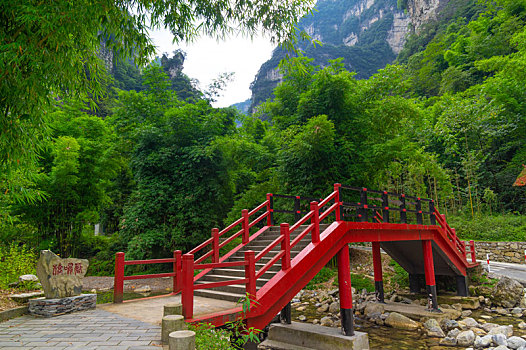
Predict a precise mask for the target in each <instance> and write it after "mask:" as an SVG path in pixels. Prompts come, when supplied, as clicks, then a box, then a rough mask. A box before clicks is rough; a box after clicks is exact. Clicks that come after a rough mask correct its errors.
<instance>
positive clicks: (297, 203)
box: [294, 196, 301, 222]
mask: <svg viewBox="0 0 526 350" xmlns="http://www.w3.org/2000/svg"><path fill="white" fill-rule="evenodd" d="M300 219H301V209H300V196H296V198H294V222H298V221H300Z"/></svg>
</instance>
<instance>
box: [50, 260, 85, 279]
mask: <svg viewBox="0 0 526 350" xmlns="http://www.w3.org/2000/svg"><path fill="white" fill-rule="evenodd" d="M64 274H65V275H75V276H76V275H77V274H82V264H81V263H75V264H73V263H68V264H67V265H62V263H58V264H53V276H59V275H64Z"/></svg>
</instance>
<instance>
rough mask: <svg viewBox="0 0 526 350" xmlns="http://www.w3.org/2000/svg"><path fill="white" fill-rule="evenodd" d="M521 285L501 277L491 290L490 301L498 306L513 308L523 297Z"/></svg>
mask: <svg viewBox="0 0 526 350" xmlns="http://www.w3.org/2000/svg"><path fill="white" fill-rule="evenodd" d="M522 291H523V287H522V285H521V284H520V283H519V282H517V281H515V280H512V279H511V278H509V277H502V278H501V279H500V280H499V282H497V284H496V285H495V287H494V288H493V293H492V295H493V297H492V301H493V303H495V304H496V305H498V306H503V307H507V308H511V307H514V306H515V305H517V304H518V303H519V302H520V299H521V298H522V297H523V292H522Z"/></svg>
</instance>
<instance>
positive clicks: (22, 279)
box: [18, 275, 38, 283]
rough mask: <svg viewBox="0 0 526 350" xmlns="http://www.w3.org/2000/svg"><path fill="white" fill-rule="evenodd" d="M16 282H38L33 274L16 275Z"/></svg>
mask: <svg viewBox="0 0 526 350" xmlns="http://www.w3.org/2000/svg"><path fill="white" fill-rule="evenodd" d="M18 282H19V283H23V282H38V277H37V276H35V275H22V276H20V277H18Z"/></svg>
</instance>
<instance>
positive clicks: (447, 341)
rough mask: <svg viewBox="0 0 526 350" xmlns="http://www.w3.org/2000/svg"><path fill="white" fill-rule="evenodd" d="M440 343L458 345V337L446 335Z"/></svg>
mask: <svg viewBox="0 0 526 350" xmlns="http://www.w3.org/2000/svg"><path fill="white" fill-rule="evenodd" d="M439 344H440V345H443V346H456V345H457V339H456V338H451V337H445V338H442V339H440V343H439Z"/></svg>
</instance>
